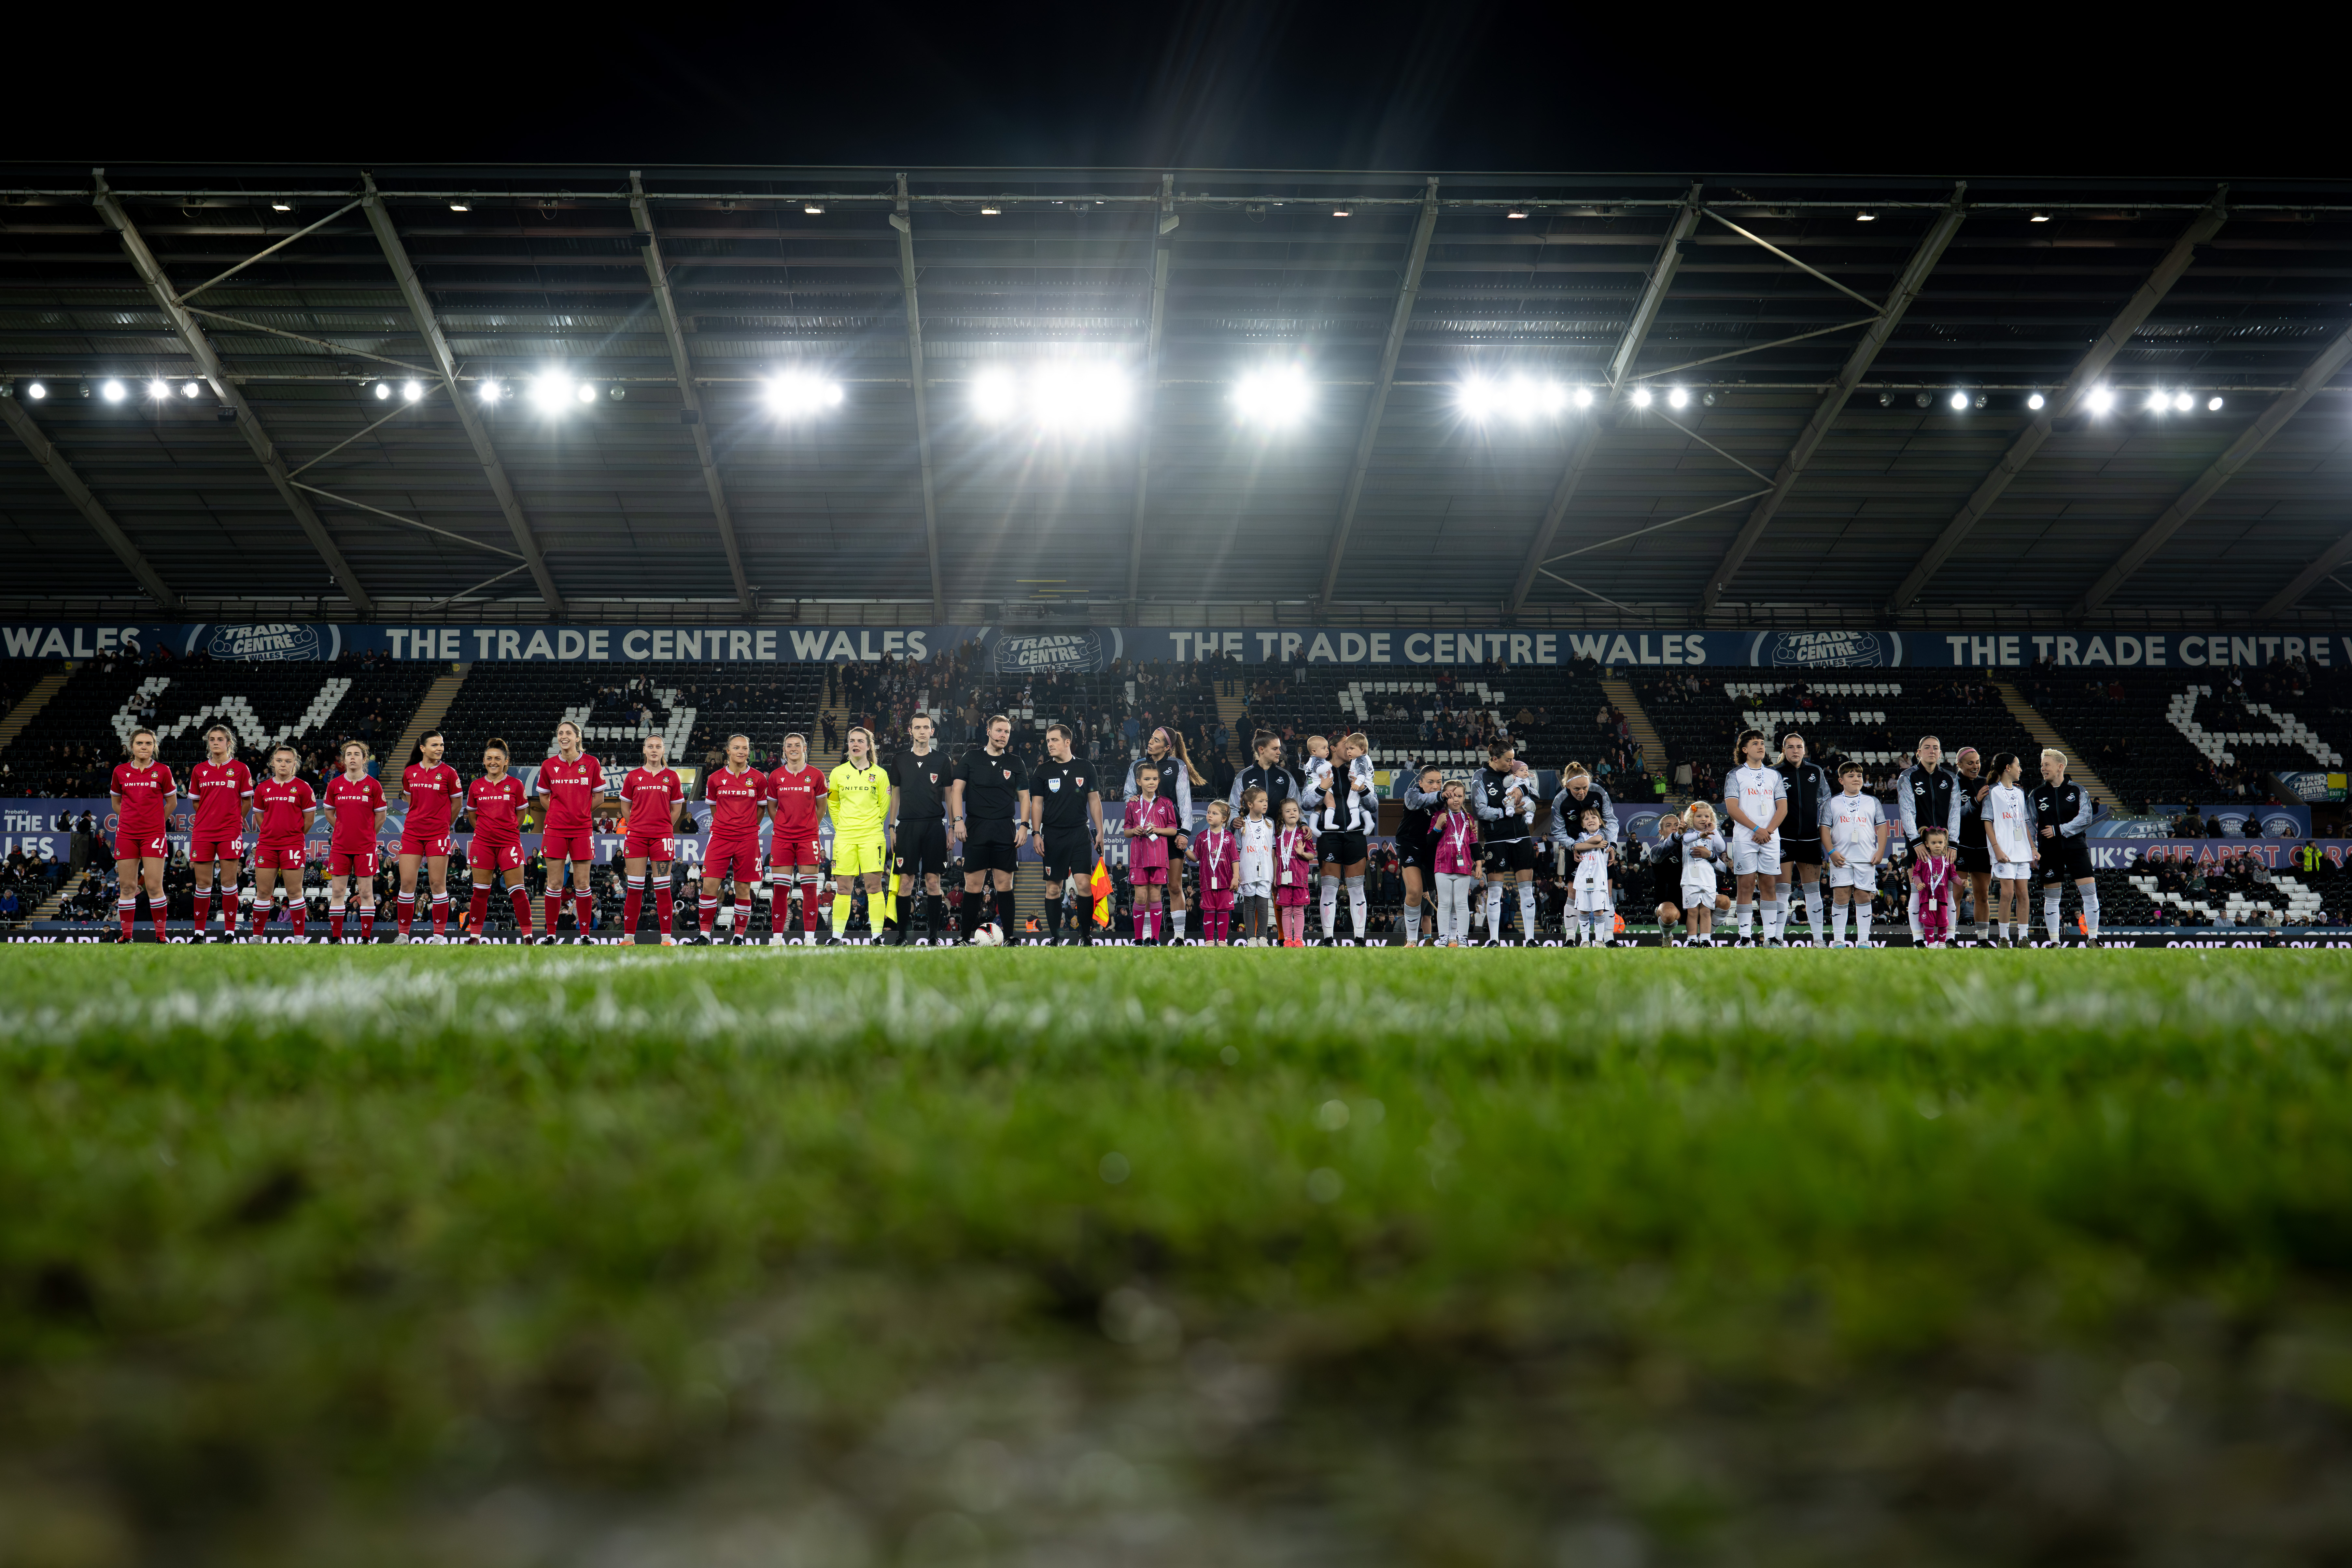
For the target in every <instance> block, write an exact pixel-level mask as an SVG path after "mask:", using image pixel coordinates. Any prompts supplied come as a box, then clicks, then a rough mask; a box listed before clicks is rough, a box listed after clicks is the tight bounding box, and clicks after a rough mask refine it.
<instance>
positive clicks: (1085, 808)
mask: <svg viewBox="0 0 2352 1568" xmlns="http://www.w3.org/2000/svg"><path fill="white" fill-rule="evenodd" d="M1029 815H1030V817H1031V819H1032V820H1033V821H1034V822H1035V823H1036V824H1037V825H1038V827H1039V835H1038V837H1040V838H1041V839H1043V840H1044V843H1045V940H1046V942H1048V943H1049V944H1050V945H1053V946H1057V947H1058V946H1059V945H1061V942H1062V889H1063V887H1064V885H1065V884H1066V883H1067V882H1068V881H1069V879H1071V878H1073V877H1076V878H1077V879H1079V880H1080V881H1084V880H1086V879H1087V874H1088V872H1089V871H1090V869H1091V868H1093V866H1094V863H1095V859H1096V858H1097V856H1099V855H1101V853H1102V846H1103V812H1102V780H1101V779H1100V778H1098V777H1097V776H1096V767H1095V764H1094V763H1089V762H1083V761H1081V760H1080V759H1078V758H1076V757H1075V756H1073V755H1071V754H1070V727H1069V726H1068V725H1067V724H1065V723H1062V722H1060V721H1055V722H1054V723H1051V724H1048V725H1046V726H1045V762H1044V763H1041V764H1039V766H1038V769H1037V771H1036V772H1035V773H1031V774H1030V775H1029ZM1093 907H1094V906H1093V901H1092V900H1091V899H1090V900H1088V901H1087V910H1089V913H1088V914H1082V915H1080V916H1079V917H1078V942H1079V943H1080V944H1081V945H1090V944H1091V943H1092V942H1094V940H1095V922H1094V921H1093V919H1092V918H1091V910H1093Z"/></svg>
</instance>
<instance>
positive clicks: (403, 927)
mask: <svg viewBox="0 0 2352 1568" xmlns="http://www.w3.org/2000/svg"><path fill="white" fill-rule="evenodd" d="M415 923H416V895H415V893H400V894H396V895H394V899H393V906H392V924H393V929H394V931H398V932H399V933H400V934H401V935H402V936H406V935H407V934H408V928H409V927H410V926H413V925H415Z"/></svg>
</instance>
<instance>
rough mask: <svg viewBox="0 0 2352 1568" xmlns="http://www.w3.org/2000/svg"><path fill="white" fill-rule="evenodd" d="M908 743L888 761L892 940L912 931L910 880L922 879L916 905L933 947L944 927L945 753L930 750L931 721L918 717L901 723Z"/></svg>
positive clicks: (902, 939) (947, 772)
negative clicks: (894, 907) (894, 882)
mask: <svg viewBox="0 0 2352 1568" xmlns="http://www.w3.org/2000/svg"><path fill="white" fill-rule="evenodd" d="M907 733H908V736H909V737H910V738H911V742H912V743H911V744H910V745H909V746H908V748H907V750H905V751H903V752H899V753H898V755H897V756H895V757H893V758H891V759H890V823H891V839H890V842H891V846H892V847H893V850H894V851H895V853H894V857H893V861H892V866H891V869H892V870H894V871H896V872H897V873H898V908H899V910H900V911H901V913H900V915H899V918H898V942H901V943H904V942H907V941H908V940H909V933H911V932H912V931H914V929H915V926H916V923H917V922H916V921H915V919H914V916H915V912H916V909H917V902H918V900H916V898H915V879H916V878H917V877H920V878H922V879H923V892H922V898H921V900H919V902H920V906H921V910H922V913H923V914H924V916H925V921H924V929H925V930H926V931H928V932H929V934H928V935H927V936H926V937H925V938H924V939H923V940H924V942H926V943H927V944H930V945H936V944H937V943H938V942H939V940H940V928H941V927H942V926H943V925H945V924H946V923H947V899H946V898H945V896H943V895H942V894H941V893H940V872H942V871H944V870H946V869H947V868H948V816H947V795H948V784H949V782H950V779H951V778H952V777H953V774H952V772H951V771H950V768H949V765H948V759H947V753H946V752H940V751H937V750H935V749H933V747H932V745H931V716H930V715H929V714H928V713H918V714H916V715H915V716H914V717H913V718H912V719H909V720H908V721H907Z"/></svg>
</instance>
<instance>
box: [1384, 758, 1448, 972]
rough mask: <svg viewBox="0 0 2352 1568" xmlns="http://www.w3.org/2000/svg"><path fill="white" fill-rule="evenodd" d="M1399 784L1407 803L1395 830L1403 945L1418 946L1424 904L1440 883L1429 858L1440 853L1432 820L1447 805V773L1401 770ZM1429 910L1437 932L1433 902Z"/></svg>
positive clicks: (1435, 770)
mask: <svg viewBox="0 0 2352 1568" xmlns="http://www.w3.org/2000/svg"><path fill="white" fill-rule="evenodd" d="M1396 787H1397V798H1398V799H1399V800H1401V801H1402V802H1403V803H1404V816H1402V817H1401V818H1399V819H1398V821H1397V830H1396V850H1397V870H1398V872H1399V873H1400V874H1401V875H1402V877H1403V879H1404V944H1405V946H1407V947H1419V946H1420V945H1421V907H1422V905H1423V903H1424V902H1425V901H1427V900H1429V898H1430V895H1431V893H1432V891H1433V890H1434V889H1435V888H1436V886H1437V881H1436V877H1437V870H1436V868H1435V867H1434V866H1433V865H1432V864H1431V860H1430V857H1431V856H1433V855H1434V854H1435V853H1436V852H1437V837H1436V834H1435V832H1434V831H1433V829H1432V827H1431V826H1430V823H1431V820H1432V818H1433V817H1434V816H1436V815H1437V813H1438V811H1439V810H1440V809H1441V808H1442V807H1443V806H1444V804H1445V797H1444V795H1442V794H1441V793H1440V792H1441V791H1442V790H1444V787H1445V775H1444V773H1440V772H1438V770H1437V769H1435V768H1429V767H1423V768H1413V769H1400V770H1399V771H1398V773H1397V775H1396ZM1429 912H1430V916H1431V921H1430V928H1429V929H1430V930H1431V931H1436V929H1437V922H1436V918H1435V917H1436V914H1437V909H1436V906H1435V905H1434V904H1431V906H1430V911H1429ZM1432 940H1434V938H1433V939H1432Z"/></svg>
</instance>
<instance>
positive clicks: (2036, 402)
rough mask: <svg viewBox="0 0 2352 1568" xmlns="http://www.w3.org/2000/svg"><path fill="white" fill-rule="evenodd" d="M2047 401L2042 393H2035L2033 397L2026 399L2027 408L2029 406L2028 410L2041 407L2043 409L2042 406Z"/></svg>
mask: <svg viewBox="0 0 2352 1568" xmlns="http://www.w3.org/2000/svg"><path fill="white" fill-rule="evenodd" d="M2045 401H2046V399H2044V398H2043V397H2042V395H2041V394H2040V393H2038V392H2037V393H2034V394H2033V395H2031V396H2029V397H2028V398H2026V400H2025V406H2027V407H2028V408H2039V407H2041V406H2042V404H2043V403H2044V402H2045Z"/></svg>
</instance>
